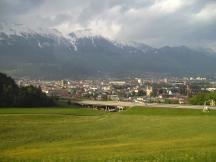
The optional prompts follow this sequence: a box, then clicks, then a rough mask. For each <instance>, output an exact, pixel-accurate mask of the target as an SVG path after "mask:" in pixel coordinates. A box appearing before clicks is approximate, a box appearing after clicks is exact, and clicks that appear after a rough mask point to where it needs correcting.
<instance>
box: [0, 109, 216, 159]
mask: <svg viewBox="0 0 216 162" xmlns="http://www.w3.org/2000/svg"><path fill="white" fill-rule="evenodd" d="M215 128H216V111H211V112H209V113H203V112H201V110H188V109H165V108H161V109H160V108H151V109H150V108H138V107H137V108H131V109H128V110H127V111H124V112H120V113H108V112H104V111H97V110H90V109H79V108H53V109H49V108H39V109H34V108H32V109H14V108H11V109H0V139H1V142H0V150H1V151H0V161H13V162H16V161H17V162H21V161H22V162H25V161H26V162H27V161H28V162H29V161H34V162H41V161H43V162H51V161H58V162H59V161H60V162H67V161H92V162H95V161H107V162H123V161H130V162H133V161H140V162H143V161H146V162H147V161H148V162H150V161H151V162H153V161H154V162H165V161H172V162H180V161H181V162H182V161H185V162H189V161H193V162H204V161H205V162H208V161H209V162H213V161H216V138H215V137H216V129H215Z"/></svg>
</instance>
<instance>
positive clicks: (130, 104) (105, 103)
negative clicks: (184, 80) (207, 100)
mask: <svg viewBox="0 0 216 162" xmlns="http://www.w3.org/2000/svg"><path fill="white" fill-rule="evenodd" d="M76 103H78V104H80V105H92V106H94V105H95V106H96V105H102V106H123V107H133V106H142V107H158V108H159V107H161V108H163V107H164V108H178V109H203V106H202V105H183V104H182V105H180V104H158V103H136V102H121V101H92V100H84V101H77V102H76ZM209 108H210V109H213V110H216V107H209Z"/></svg>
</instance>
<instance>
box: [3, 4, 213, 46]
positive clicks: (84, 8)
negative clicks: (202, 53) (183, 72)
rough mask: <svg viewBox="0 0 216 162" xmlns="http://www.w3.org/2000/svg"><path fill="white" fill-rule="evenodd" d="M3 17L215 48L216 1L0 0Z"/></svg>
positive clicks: (154, 42)
mask: <svg viewBox="0 0 216 162" xmlns="http://www.w3.org/2000/svg"><path fill="white" fill-rule="evenodd" d="M0 21H1V22H3V21H7V22H9V23H20V24H24V25H26V26H30V27H32V26H37V27H48V28H57V29H58V30H60V31H61V32H63V33H64V34H66V33H69V32H71V31H75V30H80V29H91V30H92V32H93V33H96V34H101V35H103V36H105V37H108V38H111V39H118V40H126V41H139V42H144V43H146V44H149V45H152V46H155V47H160V46H163V45H171V46H178V45H188V46H203V47H211V48H214V49H215V50H216V0H0Z"/></svg>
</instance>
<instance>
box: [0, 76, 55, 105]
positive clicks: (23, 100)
mask: <svg viewBox="0 0 216 162" xmlns="http://www.w3.org/2000/svg"><path fill="white" fill-rule="evenodd" d="M54 104H55V102H54V99H53V98H50V97H48V96H46V94H45V93H43V92H42V90H41V88H40V87H39V88H36V87H34V86H26V87H20V88H19V87H18V86H17V85H16V83H15V81H14V80H13V79H12V78H11V77H8V76H7V75H5V74H2V73H0V107H13V106H20V107H39V106H52V105H54Z"/></svg>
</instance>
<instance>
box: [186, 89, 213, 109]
mask: <svg viewBox="0 0 216 162" xmlns="http://www.w3.org/2000/svg"><path fill="white" fill-rule="evenodd" d="M215 101H216V92H200V93H198V94H196V95H194V96H192V97H191V98H190V99H189V102H190V103H191V104H192V105H204V104H207V105H212V106H214V105H215Z"/></svg>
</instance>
